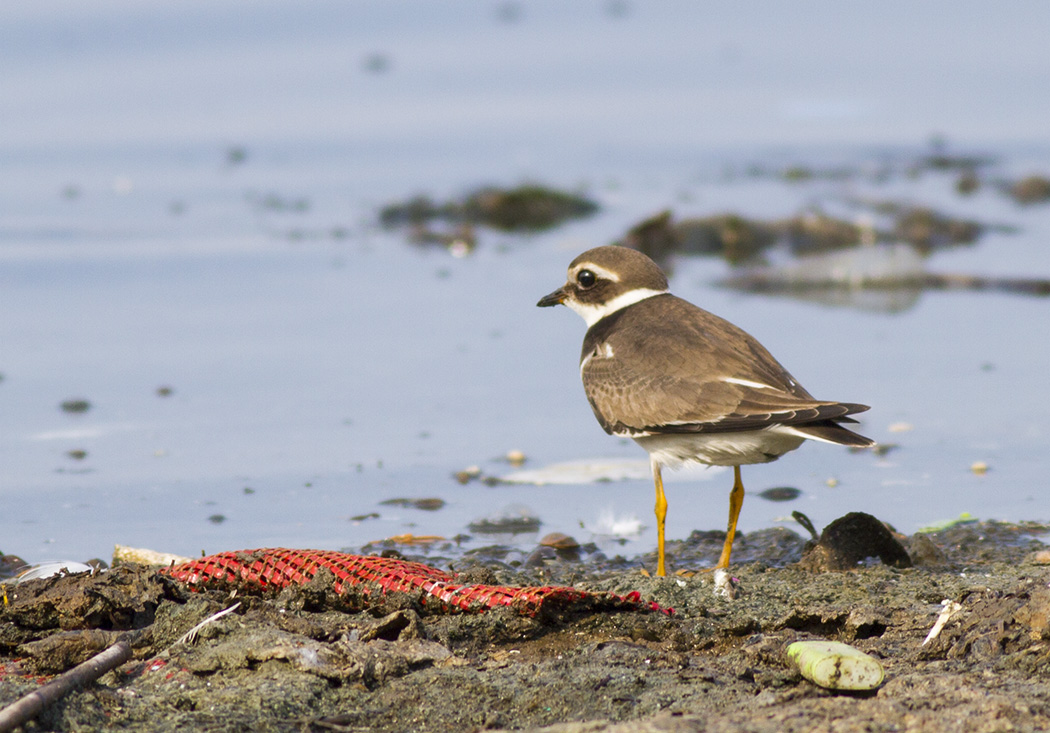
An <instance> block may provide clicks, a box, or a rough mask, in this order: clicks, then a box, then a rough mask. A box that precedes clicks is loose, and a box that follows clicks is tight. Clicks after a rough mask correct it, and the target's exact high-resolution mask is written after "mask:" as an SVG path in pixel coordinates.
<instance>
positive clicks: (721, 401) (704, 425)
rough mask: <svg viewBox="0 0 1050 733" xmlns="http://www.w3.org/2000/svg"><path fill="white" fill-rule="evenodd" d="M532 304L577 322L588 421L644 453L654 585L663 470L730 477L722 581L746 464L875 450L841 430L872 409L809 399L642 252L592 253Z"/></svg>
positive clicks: (753, 343) (660, 553) (660, 569)
mask: <svg viewBox="0 0 1050 733" xmlns="http://www.w3.org/2000/svg"><path fill="white" fill-rule="evenodd" d="M536 305H537V306H539V307H541V308H543V307H549V306H554V305H566V306H568V307H569V308H571V309H572V310H573V311H575V312H576V313H578V314H579V315H580V316H582V317H583V320H584V321H585V322H586V324H587V333H586V335H585V336H584V339H583V349H582V350H581V353H580V375H581V377H582V379H583V387H584V391H585V392H586V394H587V400H588V401H589V402H590V405H591V408H592V409H593V411H594V416H595V417H596V418H597V419H598V423H599V424H600V425H601V426H602V428H604V430H605V432H606V433H609V434H610V435H615V436H622V437H628V438H631V439H632V440H634V441H635V442H636V443H637V444H638V445H640V446H641V447H642V448H644V449H645V450H646V451H647V452H648V454H649V463H650V468H651V471H652V476H653V482H654V484H655V487H656V527H657V569H656V574H657V575H658V576H665V575H666V574H667V567H666V554H665V550H664V528H665V523H666V518H667V507H668V503H667V498H666V495H665V493H664V487H663V478H662V474H661V470H662V469H663V468H672V469H673V468H677V467H679V466H681V465H683V464H686V463H701V464H707V465H711V466H732V467H733V487H732V489H731V490H730V492H729V522H728V526H727V532H726V538H725V543H724V545H723V547H722V554H721V555H720V557H719V559H718V563H717V564H716V565H715V567H714V568H712V569H713V570H715V571H722V575H723V576H725V575H726V572H727V569H728V567H729V560H730V555H731V553H732V548H733V539H734V537H735V535H736V526H737V520H738V518H739V516H740V509H741V507H742V506H743V502H744V484H743V481H742V479H741V476H740V467H741V466H743V465H749V464H754V463H768V462H770V461H774V460H776V459H777V458H779V457H780V456H781V455H783V454H784V453H787V452H789V451H792V450H795V449H796V448H798V447H799V446H800V445H802V443H803V442H804V441H806V440H816V441H820V442H824V443H832V444H838V445H843V446H849V447H851V448H867V447H871V446H873V445H875V441H873V440H871V439H870V438H866V437H864V436H863V435H860V434H858V433H855V432H853V431H852V430H850V429H849V428H847V427H845V426H844V424H849V423H856V422H857V421H856V420H854V419H853V418H851V417H849V416H850V415H853V414H856V413H859V412H863V411H865V410H867V409H869V407H868V406H867V405H861V404H856V403H852V402H832V401H825V400H818V399H815V398H814V397H813V396H812V395H811V394H810V393H809V392H807V391H806V390H805V389H804V388H803V387H802V385H801V384H799V383H798V381H797V380H796V379H795V378H794V377H792V376H791V374H789V373H788V371H787V370H786V369H785V368H784V367H783V366H781V365H780V363H779V362H778V361H777V360H776V359H775V358H774V357H773V355H772V354H770V353H769V351H768V350H766V348H765V347H764V346H762V344H760V343H759V342H758V341H757V340H756V339H755V338H754V337H752V336H751V335H750V334H748V333H747V332H745V331H744V330H743V329H741V328H739V327H737V326H735V325H733V324H732V323H730V322H729V321H727V320H725V319H723V318H720V317H719V316H716V315H714V314H713V313H709V312H708V311H705V310H703V309H702V308H699V307H698V306H695V305H693V304H692V303H690V302H688V301H686V300H683V299H682V298H679V297H677V296H675V295H672V294H671V293H670V292H669V289H668V282H667V276H666V275H665V274H664V272H663V271H662V270H661V269H660V267H659V266H658V265H657V264H656V263H655V262H653V260H651V259H650V258H649V257H648V256H646V255H645V254H643V253H641V252H639V251H637V250H634V249H631V248H629V247H624V246H620V245H609V246H603V247H596V248H594V249H590V250H587V251H586V252H584V253H583V254H581V255H579V256H578V257H577V258H576V259H574V260H573V261H572V263H570V265H569V271H568V278H567V280H566V282H565V284H564V285H562V286H561V287H560V288H558V289H557V290H555V291H554V292H552V293H550V294H548V295H545V296H544V297H543V298H541V299H540V301H539V302H538V303H537V304H536Z"/></svg>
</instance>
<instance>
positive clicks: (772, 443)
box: [634, 426, 805, 468]
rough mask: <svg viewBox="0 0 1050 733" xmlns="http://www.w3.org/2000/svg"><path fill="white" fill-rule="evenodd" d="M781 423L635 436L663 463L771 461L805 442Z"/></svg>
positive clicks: (725, 463)
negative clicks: (735, 429) (741, 429)
mask: <svg viewBox="0 0 1050 733" xmlns="http://www.w3.org/2000/svg"><path fill="white" fill-rule="evenodd" d="M789 430H790V428H787V429H784V428H781V427H780V426H776V427H772V428H767V429H766V430H749V431H747V432H742V433H699V434H693V435H646V436H640V437H636V438H634V441H635V442H636V443H638V445H640V446H642V447H643V448H645V449H646V450H647V451H648V452H649V455H650V456H651V457H652V459H653V460H655V461H656V462H657V463H659V464H660V465H661V466H666V467H667V468H677V467H678V466H680V465H682V464H683V463H689V462H691V461H692V462H697V463H706V464H708V465H711V466H741V465H745V464H749V463H769V462H770V461H775V460H776V459H777V458H779V457H780V456H781V455H783V454H784V453H787V452H788V451H792V450H795V449H796V448H798V447H799V446H800V445H802V443H803V441H804V440H805V438H803V437H802V436H801V435H799V434H798V433H795V432H794V431H791V432H789Z"/></svg>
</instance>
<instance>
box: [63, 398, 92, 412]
mask: <svg viewBox="0 0 1050 733" xmlns="http://www.w3.org/2000/svg"><path fill="white" fill-rule="evenodd" d="M59 407H61V408H62V412H68V413H70V414H80V413H84V412H87V411H88V410H90V409H91V403H90V402H89V401H87V400H85V399H71V400H63V401H62V403H61V404H60V405H59Z"/></svg>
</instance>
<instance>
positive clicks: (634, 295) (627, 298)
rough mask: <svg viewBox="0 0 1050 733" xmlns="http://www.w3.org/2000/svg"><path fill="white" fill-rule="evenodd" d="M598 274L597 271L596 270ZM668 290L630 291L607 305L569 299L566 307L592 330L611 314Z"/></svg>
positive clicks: (644, 289) (638, 289)
mask: <svg viewBox="0 0 1050 733" xmlns="http://www.w3.org/2000/svg"><path fill="white" fill-rule="evenodd" d="M595 274H597V270H595ZM666 292H667V291H666V290H652V289H650V288H635V289H634V290H628V291H627V292H626V293H621V294H620V295H617V296H616V297H615V298H613V299H612V300H609V301H606V302H605V303H596V304H594V305H591V304H588V303H581V302H579V301H578V300H575V299H573V298H569V299H568V300H566V301H565V305H567V306H569V307H570V308H572V309H573V310H574V311H576V312H577V313H579V314H580V317H581V318H583V320H584V321H586V322H587V327H588V328H590V327H591V326H593V325H594V324H595V323H597V322H598V321H600V320H601V319H603V318H605V317H606V316H607V315H609V314H610V313H615V312H616V311H618V310H620V309H621V308H626V307H627V306H629V305H634V304H635V303H637V302H638V301H641V300H645V299H646V298H651V297H653V296H654V295H663V294H664V293H666Z"/></svg>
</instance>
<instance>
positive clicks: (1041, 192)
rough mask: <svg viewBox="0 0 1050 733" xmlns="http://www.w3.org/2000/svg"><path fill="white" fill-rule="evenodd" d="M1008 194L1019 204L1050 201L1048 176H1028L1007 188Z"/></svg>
mask: <svg viewBox="0 0 1050 733" xmlns="http://www.w3.org/2000/svg"><path fill="white" fill-rule="evenodd" d="M1009 194H1010V196H1011V197H1013V199H1014V200H1015V201H1017V202H1018V203H1019V204H1041V203H1044V202H1046V201H1050V178H1045V177H1044V176H1028V177H1027V178H1022V179H1021V180H1020V181H1017V182H1016V183H1014V184H1013V185H1012V186H1010V188H1009Z"/></svg>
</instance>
